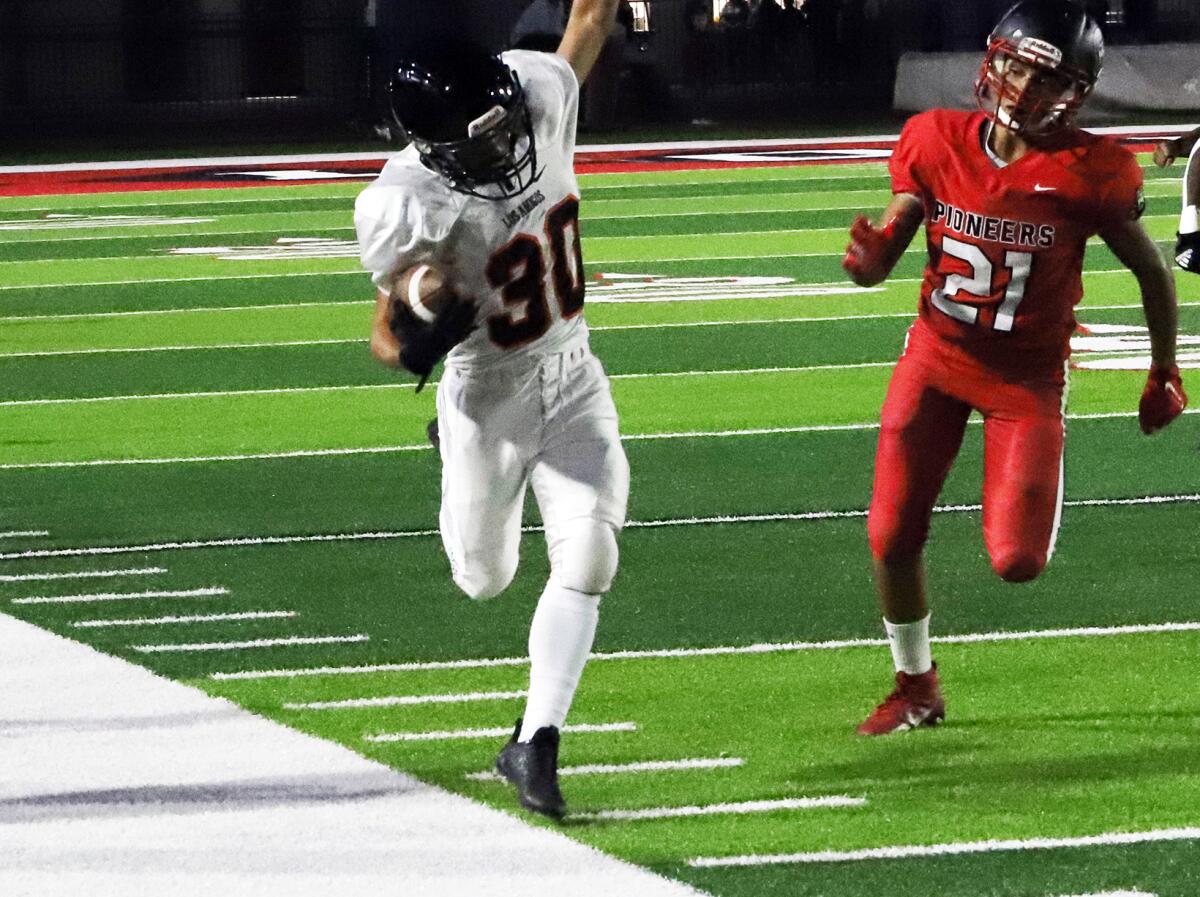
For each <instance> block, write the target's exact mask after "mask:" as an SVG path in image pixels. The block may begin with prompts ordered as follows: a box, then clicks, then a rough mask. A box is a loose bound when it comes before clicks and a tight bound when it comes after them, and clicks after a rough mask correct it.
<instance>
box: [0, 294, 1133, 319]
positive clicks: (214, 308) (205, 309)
mask: <svg viewBox="0 0 1200 897" xmlns="http://www.w3.org/2000/svg"><path fill="white" fill-rule="evenodd" d="M374 304H375V300H374V299H350V300H348V301H338V300H323V301H320V302H276V303H268V304H267V305H205V306H200V307H197V308H147V309H139V310H137V311H88V312H73V313H70V314H56V315H8V316H6V317H0V322H9V321H75V320H78V319H80V318H140V317H151V316H154V315H195V314H211V313H213V312H227V311H235V312H236V311H272V310H275V309H283V310H290V309H293V308H324V307H326V306H337V305H346V306H355V305H374ZM1130 307H1131V308H1134V307H1136V308H1141V306H1140V305H1138V306H1130Z"/></svg>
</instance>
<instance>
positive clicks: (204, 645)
mask: <svg viewBox="0 0 1200 897" xmlns="http://www.w3.org/2000/svg"><path fill="white" fill-rule="evenodd" d="M370 640H371V637H370V636H369V635H363V634H362V633H359V634H358V635H314V636H292V637H290V638H258V639H249V640H247V641H242V642H196V643H194V644H190V645H130V646H129V647H130V648H132V649H133V650H134V651H138V652H140V653H142V654H168V653H181V654H186V653H191V652H193V651H243V650H246V649H249V648H290V647H293V646H295V645H335V644H344V643H347V642H366V641H370Z"/></svg>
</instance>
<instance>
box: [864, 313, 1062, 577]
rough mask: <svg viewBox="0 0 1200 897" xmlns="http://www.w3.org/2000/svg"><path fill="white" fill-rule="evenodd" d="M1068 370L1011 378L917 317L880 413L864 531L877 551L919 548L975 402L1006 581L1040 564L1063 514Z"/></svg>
mask: <svg viewBox="0 0 1200 897" xmlns="http://www.w3.org/2000/svg"><path fill="white" fill-rule="evenodd" d="M1065 388H1066V385H1065V378H1064V377H1063V376H1051V377H1048V378H1045V379H1040V380H1023V381H1013V380H1011V379H1005V378H1003V377H1001V376H999V375H998V374H996V373H995V372H994V371H991V370H989V369H988V368H986V367H984V366H983V365H982V364H981V363H980V362H978V361H977V360H975V359H973V358H972V357H971V356H969V355H967V354H966V353H965V352H963V351H962V350H961V349H958V348H957V347H954V346H952V345H950V344H947V343H945V342H944V341H943V340H940V339H938V338H937V337H936V336H934V335H932V334H931V333H929V332H928V331H923V332H922V328H921V326H920V325H919V324H918V325H917V326H915V327H914V328H913V331H911V332H910V339H909V344H908V346H907V347H906V348H905V352H904V355H902V356H901V358H900V361H899V363H898V364H897V365H896V369H895V372H894V373H893V374H892V380H891V384H890V385H889V386H888V393H887V399H886V400H885V401H884V404H883V412H882V415H881V420H880V432H879V446H878V449H877V450H876V454H875V487H874V493H873V495H872V498H871V510H870V514H869V516H868V520H867V531H868V534H869V536H870V540H871V552H872V553H873V554H874V556H875V558H876V560H879V561H883V562H885V563H886V562H888V561H896V562H908V561H913V560H915V559H916V558H917V557H919V555H920V553H921V549H922V547H923V546H924V544H925V540H926V538H927V537H928V535H929V521H930V517H931V516H932V514H933V505H934V502H935V501H936V500H937V496H938V493H939V492H940V491H941V489H942V484H943V482H944V481H945V479H946V474H947V473H949V471H950V465H951V464H952V463H953V462H954V457H955V455H957V454H958V450H959V447H960V446H961V445H962V439H963V433H964V432H965V431H966V426H967V418H968V416H969V415H970V413H971V410H972V409H975V410H977V411H979V412H980V413H981V414H982V415H983V419H984V424H983V433H984V437H983V438H984V474H983V538H984V543H985V545H986V546H987V551H988V555H989V557H990V558H991V561H992V567H993V569H995V571H996V572H997V573H998V574H999V575H1000V576H1001V577H1003V578H1004V579H1006V580H1008V581H1010V582H1023V581H1025V580H1030V579H1033V578H1034V577H1036V576H1037V575H1038V574H1039V573H1041V571H1042V568H1043V567H1045V565H1046V561H1048V560H1049V559H1050V556H1051V554H1053V552H1054V541H1055V538H1056V536H1057V535H1058V524H1059V519H1060V516H1061V513H1062V484H1063V478H1062V470H1063V467H1062V456H1063V395H1064V391H1065Z"/></svg>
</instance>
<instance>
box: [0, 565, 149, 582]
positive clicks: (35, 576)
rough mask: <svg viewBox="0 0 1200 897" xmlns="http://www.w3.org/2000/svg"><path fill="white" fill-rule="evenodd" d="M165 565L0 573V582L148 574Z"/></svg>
mask: <svg viewBox="0 0 1200 897" xmlns="http://www.w3.org/2000/svg"><path fill="white" fill-rule="evenodd" d="M166 572H167V568H166V567H136V568H134V569H132V570H79V571H77V572H73V573H22V574H19V575H16V576H11V575H0V582H42V581H46V580H54V579H109V578H112V577H116V576H149V575H151V574H154V573H166Z"/></svg>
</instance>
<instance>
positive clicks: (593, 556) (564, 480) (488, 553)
mask: <svg viewBox="0 0 1200 897" xmlns="http://www.w3.org/2000/svg"><path fill="white" fill-rule="evenodd" d="M437 408H438V432H439V436H440V440H441V456H442V508H441V521H440V522H441V533H442V542H443V544H444V545H445V547H446V554H447V556H448V557H449V559H450V570H451V574H452V576H453V577H454V581H455V583H457V584H458V586H459V587H460V588H461V589H462V590H463V591H464V592H466V593H467V595H469V596H470V597H472V598H477V599H478V598H490V597H492V596H494V595H497V594H499V593H500V592H502V591H503V590H504V589H505V588H506V587H507V586H508V584H509V583H510V582H511V581H512V578H513V575H514V574H515V573H516V569H517V559H518V550H519V547H520V539H521V511H522V507H523V505H524V499H525V489H526V486H527V484H529V483H532V484H533V491H534V496H535V498H536V499H537V503H538V508H539V509H540V510H541V514H542V520H543V522H544V524H545V528H546V543H547V547H548V550H549V554H550V566H551V580H552V582H557V583H558V585H560V586H563V587H565V588H567V589H571V590H574V591H578V592H583V593H586V594H593V595H596V594H602V593H604V592H606V591H608V587H609V585H610V583H611V581H612V578H613V575H614V574H615V573H616V563H617V552H616V541H615V535H616V533H618V532H620V530H621V527H622V526H623V525H624V522H625V509H626V503H627V500H628V496H629V464H628V462H627V461H626V459H625V452H624V449H623V448H622V447H621V441H620V436H619V433H618V429H617V410H616V406H615V405H614V404H613V400H612V394H611V392H610V390H609V385H608V377H607V376H606V375H605V373H604V369H603V367H602V366H601V365H600V362H599V360H598V359H596V357H595V356H593V355H592V354H591V352H590V351H589V350H588V348H587V347H586V346H582V347H578V348H575V349H573V350H570V351H567V352H561V353H555V354H552V355H548V356H546V357H544V358H529V359H514V360H513V361H512V362H511V363H509V364H499V365H490V366H487V367H486V368H479V369H461V368H457V367H449V366H448V367H447V368H446V371H445V374H444V375H443V376H442V380H441V383H440V384H439V386H438V393H437Z"/></svg>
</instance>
